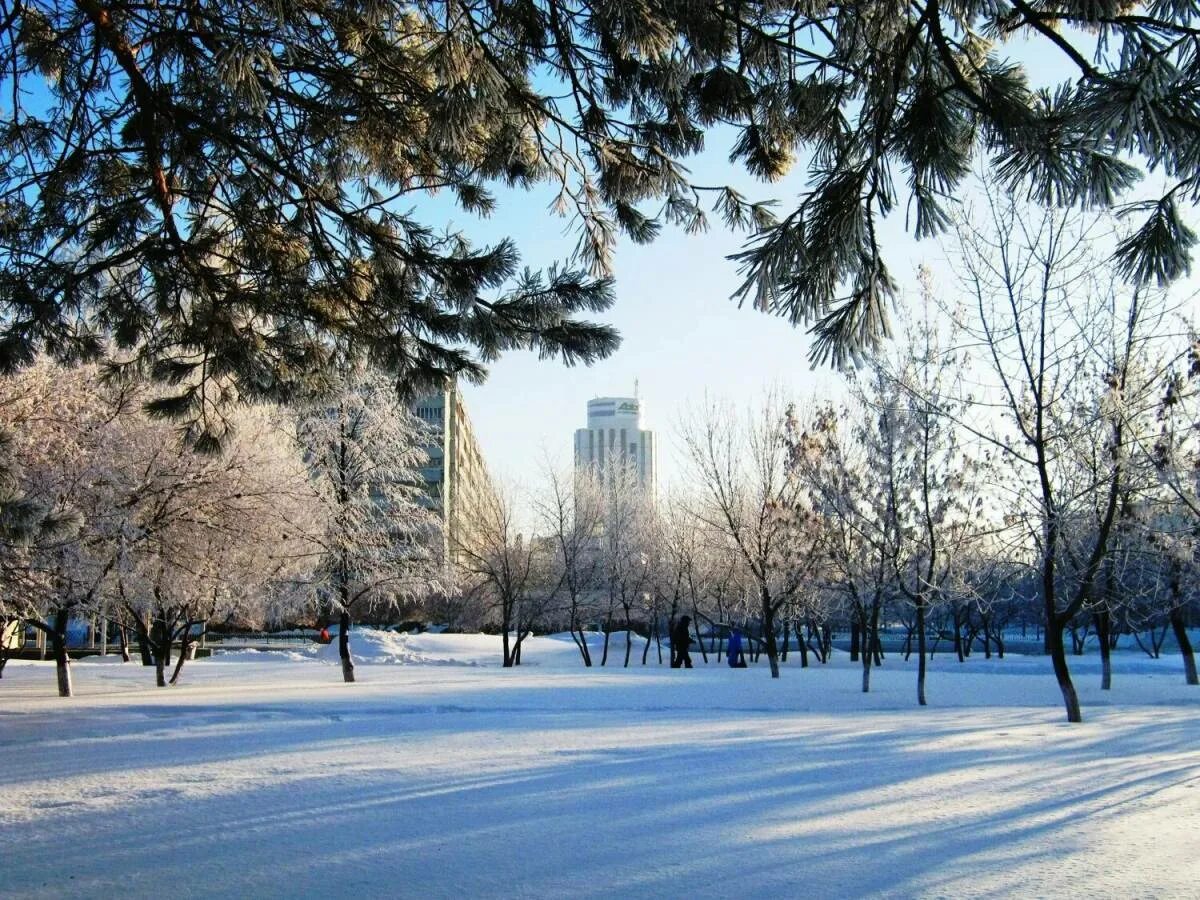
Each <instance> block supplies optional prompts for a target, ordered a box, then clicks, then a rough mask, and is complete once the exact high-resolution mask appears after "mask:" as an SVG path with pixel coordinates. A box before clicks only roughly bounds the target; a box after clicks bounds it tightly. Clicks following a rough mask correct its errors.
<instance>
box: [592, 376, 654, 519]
mask: <svg viewBox="0 0 1200 900" xmlns="http://www.w3.org/2000/svg"><path fill="white" fill-rule="evenodd" d="M641 413H642V404H641V401H640V400H639V399H638V398H636V397H597V398H596V399H595V400H589V401H588V405H587V428H580V429H579V430H578V431H576V432H575V468H576V469H584V468H590V469H591V470H592V471H594V472H596V473H597V474H599V475H601V476H609V475H611V474H612V473H614V472H617V471H620V470H621V469H624V468H628V469H629V470H632V471H633V472H635V473H636V475H637V480H638V483H639V484H641V485H642V487H643V488H645V489H646V490H647V491H648V492H649V493H650V494H651V495H652V496H653V494H654V493H655V491H656V490H657V488H658V445H657V444H656V443H655V440H654V432H653V431H650V430H648V429H644V428H642V415H641Z"/></svg>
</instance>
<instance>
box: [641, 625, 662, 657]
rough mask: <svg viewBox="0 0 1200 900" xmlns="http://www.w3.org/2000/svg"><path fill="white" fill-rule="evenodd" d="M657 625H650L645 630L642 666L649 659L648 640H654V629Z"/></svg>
mask: <svg viewBox="0 0 1200 900" xmlns="http://www.w3.org/2000/svg"><path fill="white" fill-rule="evenodd" d="M657 627H658V625H657V624H654V625H651V626H650V630H649V631H647V632H646V644H645V646H643V647H642V665H643V666H644V665H645V664H646V661H647V660H648V659H650V642H651V641H652V640H654V629H655V628H657Z"/></svg>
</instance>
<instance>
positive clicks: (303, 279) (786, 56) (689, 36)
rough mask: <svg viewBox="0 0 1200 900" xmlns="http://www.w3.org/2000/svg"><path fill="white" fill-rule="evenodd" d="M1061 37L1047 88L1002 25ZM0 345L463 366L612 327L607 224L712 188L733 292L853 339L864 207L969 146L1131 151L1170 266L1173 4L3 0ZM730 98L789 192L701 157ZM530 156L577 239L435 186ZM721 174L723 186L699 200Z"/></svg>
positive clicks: (1138, 257)
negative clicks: (757, 199) (497, 228)
mask: <svg viewBox="0 0 1200 900" xmlns="http://www.w3.org/2000/svg"><path fill="white" fill-rule="evenodd" d="M1014 39H1015V40H1020V41H1027V42H1029V43H1028V45H1029V46H1030V47H1031V48H1032V49H1031V50H1029V51H1027V53H1026V55H1027V57H1028V58H1047V57H1051V56H1052V57H1053V58H1055V59H1057V60H1058V61H1060V62H1063V63H1065V65H1066V66H1067V67H1069V70H1070V71H1071V73H1072V74H1071V77H1070V79H1069V80H1068V81H1067V82H1065V83H1063V84H1061V85H1059V86H1057V87H1054V86H1050V87H1044V86H1042V85H1040V84H1039V83H1038V81H1037V79H1036V78H1031V77H1029V76H1028V75H1027V73H1026V71H1025V69H1024V68H1023V66H1022V65H1021V64H1020V63H1019V62H1017V61H1014V59H1013V58H1012V57H1013V54H1012V53H1010V52H1009V51H1008V50H1007V49H1006V46H1005V42H1006V41H1008V40H1014ZM0 71H3V72H4V73H5V75H4V76H3V77H4V79H5V85H6V87H8V88H9V90H7V91H5V93H6V95H9V96H11V97H12V98H13V99H12V103H13V104H14V109H13V110H12V115H11V121H10V122H9V123H8V124H7V126H6V127H5V128H4V129H3V132H2V138H0V173H2V175H0V260H2V264H0V302H3V303H4V304H5V307H6V309H7V310H8V311H9V314H8V315H7V317H6V318H5V321H4V324H3V330H2V332H0V364H3V366H5V367H8V368H12V367H13V366H15V365H19V364H20V363H22V362H24V361H28V360H29V359H31V358H32V355H33V353H34V352H35V351H36V350H37V349H39V348H45V349H49V350H51V351H53V352H56V353H58V354H60V355H72V354H87V353H93V352H96V350H97V349H98V346H99V343H98V337H97V335H98V333H99V332H101V331H108V332H111V333H112V334H113V335H115V337H116V339H117V341H118V342H119V344H120V345H121V346H122V347H125V348H128V347H133V346H137V347H139V348H140V349H141V355H142V357H143V360H144V361H149V362H153V363H156V364H157V370H158V372H159V374H160V375H161V376H163V377H165V378H168V379H170V378H175V379H179V380H180V381H181V382H183V379H184V378H186V377H187V376H190V375H193V374H194V373H197V372H199V373H200V375H201V377H199V378H191V379H189V380H188V381H186V382H185V383H186V384H187V387H186V388H181V390H180V393H179V397H178V398H177V400H176V404H175V406H173V407H172V408H171V409H170V410H169V411H170V412H171V413H172V414H175V415H179V416H182V417H187V416H192V417H198V418H199V417H203V415H204V412H205V411H204V400H203V397H202V389H201V388H200V387H198V386H197V385H198V384H203V383H204V382H205V380H206V378H207V377H210V376H211V375H214V374H215V375H217V376H220V375H232V376H234V377H235V378H236V380H237V383H238V386H239V388H240V390H241V391H243V392H248V393H251V394H256V395H270V396H272V397H284V396H287V395H288V394H289V393H290V392H291V391H292V390H293V389H294V387H295V382H296V380H297V378H298V375H297V373H299V372H304V371H308V370H310V369H312V368H314V367H317V368H319V367H320V366H321V364H323V363H325V362H327V361H328V358H329V347H330V342H329V341H328V340H327V338H328V337H329V336H330V335H335V336H342V337H350V338H352V339H353V340H354V342H355V344H356V346H358V347H360V348H363V349H365V350H367V351H368V352H370V353H371V354H372V355H373V356H374V357H376V358H377V359H378V360H379V361H380V362H382V363H384V364H385V365H386V366H387V367H388V368H390V369H392V370H395V371H397V372H399V373H400V374H402V375H405V376H407V378H406V383H407V382H408V381H412V380H416V379H419V378H434V377H437V376H440V375H442V374H444V373H446V372H449V371H463V372H466V373H467V374H469V375H480V374H481V366H482V365H483V364H484V363H486V362H488V361H489V360H491V359H492V358H494V357H495V355H496V354H497V353H499V352H501V351H503V350H505V349H508V348H511V347H522V346H523V347H533V348H535V349H536V350H538V351H539V352H541V353H542V354H544V355H559V356H562V357H563V358H564V359H565V360H567V361H568V362H573V361H577V360H578V361H585V362H586V361H590V360H592V359H595V358H597V357H602V356H604V355H606V354H607V353H609V352H611V351H612V349H613V348H614V346H615V342H616V336H615V334H614V333H613V332H612V331H611V330H610V329H607V328H605V327H603V326H598V325H594V324H590V323H587V322H585V321H583V320H581V319H580V318H579V316H580V315H581V314H586V313H589V312H596V311H600V310H603V309H604V308H605V307H606V306H607V305H608V304H609V302H610V301H611V299H612V294H611V285H610V284H609V282H608V281H607V280H606V277H607V274H608V267H609V265H610V262H611V259H610V254H611V251H612V246H613V241H614V239H615V237H616V236H617V235H618V234H620V233H625V234H627V235H628V236H629V237H631V238H632V239H633V240H635V241H648V240H651V239H653V237H654V236H655V235H656V234H657V232H658V231H659V229H660V228H661V227H662V225H663V224H664V223H672V224H675V225H679V226H682V227H684V228H685V229H687V230H701V229H703V228H705V227H707V212H706V211H707V210H709V209H710V208H713V209H715V210H716V211H717V212H718V213H719V215H721V216H722V217H723V218H724V219H725V220H727V221H728V222H730V223H731V224H734V225H739V226H743V227H746V228H749V229H751V230H752V231H753V232H754V235H755V236H754V238H753V239H752V241H751V243H750V244H749V245H748V246H747V248H746V250H745V252H744V253H743V254H741V256H740V263H741V265H742V267H743V273H744V276H745V281H744V284H743V286H742V288H741V290H740V292H739V294H738V296H739V298H741V299H743V300H748V301H750V302H752V303H753V304H755V305H757V306H758V307H759V308H761V309H763V310H766V311H770V312H774V313H778V314H780V315H784V316H787V317H788V318H790V319H791V320H792V321H794V322H796V323H805V324H809V325H811V326H813V328H814V329H815V331H816V334H817V336H818V341H817V343H816V345H815V353H816V356H817V358H818V359H825V360H832V361H833V362H835V363H841V362H845V361H847V360H848V359H851V358H853V357H854V355H855V354H856V353H857V352H858V351H860V350H862V349H864V348H869V347H870V346H871V344H872V343H873V342H874V341H875V340H876V339H877V338H878V337H879V336H880V335H881V334H883V333H885V332H886V331H887V327H888V323H887V307H888V303H889V300H890V298H891V297H892V295H893V294H894V290H895V288H894V282H893V279H892V277H891V275H890V274H889V272H888V270H887V267H886V266H885V264H884V261H883V254H882V253H881V250H880V241H879V237H878V235H877V230H876V225H877V220H878V219H879V217H881V216H882V215H885V214H887V213H888V212H890V211H892V210H897V211H903V212H905V213H906V215H907V216H908V219H909V224H910V227H911V228H912V229H913V230H914V231H915V233H916V234H917V235H918V236H926V235H932V234H935V233H937V232H939V231H941V230H942V229H944V228H945V226H946V225H947V222H948V211H947V201H948V200H949V199H950V198H952V197H953V196H954V195H955V193H956V191H957V189H958V188H959V187H960V185H961V182H962V179H963V178H964V177H965V175H966V174H967V173H968V171H969V170H970V168H971V162H972V160H973V159H974V158H975V157H976V156H977V155H978V154H980V153H983V154H985V155H986V157H987V159H988V161H989V164H990V166H991V167H992V168H993V169H994V170H995V171H996V172H997V173H998V174H999V176H1000V177H1001V178H1002V179H1003V180H1004V182H1005V184H1006V185H1007V186H1008V187H1010V188H1011V189H1013V190H1015V191H1017V192H1020V193H1027V194H1029V195H1030V196H1032V197H1036V198H1037V199H1038V200H1040V201H1042V202H1044V203H1053V204H1069V205H1083V206H1095V205H1100V206H1112V205H1117V204H1119V203H1121V202H1123V198H1124V197H1127V196H1128V195H1127V193H1126V192H1127V191H1128V189H1129V188H1130V187H1131V186H1132V185H1133V184H1134V183H1135V182H1136V181H1137V180H1138V179H1139V177H1140V176H1141V174H1142V171H1143V170H1150V171H1153V172H1155V173H1156V174H1159V175H1161V176H1163V178H1164V179H1165V181H1166V183H1167V190H1166V192H1165V193H1164V194H1163V195H1162V196H1161V197H1159V198H1158V199H1156V200H1154V201H1152V202H1148V203H1143V204H1142V207H1141V209H1138V210H1133V211H1134V212H1136V213H1137V214H1138V215H1140V219H1138V220H1137V223H1138V224H1137V225H1136V227H1135V228H1134V229H1133V231H1132V233H1131V234H1130V236H1129V238H1128V240H1127V241H1125V242H1124V243H1123V244H1122V245H1121V247H1120V249H1119V261H1120V263H1121V268H1122V271H1123V273H1124V275H1125V276H1126V277H1128V278H1129V279H1131V280H1134V281H1137V282H1147V281H1157V282H1166V281H1170V280H1172V279H1174V278H1176V277H1178V276H1179V275H1180V274H1182V273H1183V272H1185V271H1186V270H1187V268H1188V265H1189V260H1190V251H1191V248H1192V245H1193V244H1194V243H1195V240H1196V237H1195V234H1194V233H1193V232H1192V231H1191V230H1190V228H1189V227H1188V225H1187V223H1186V221H1185V220H1184V218H1183V217H1182V216H1181V206H1183V205H1184V204H1186V203H1190V202H1194V201H1195V200H1196V199H1197V196H1198V194H1200V151H1198V150H1197V148H1198V147H1200V141H1198V140H1197V137H1198V136H1200V12H1198V11H1197V8H1196V6H1195V4H1194V2H1192V0H1150V2H1147V3H1134V2H1130V0H1005V2H995V0H907V2H900V0H855V2H836V3H835V2H829V0H824V2H822V0H801V2H787V3H783V2H778V0H770V2H754V0H712V2H695V0H654V2H637V3H631V2H623V0H622V2H617V0H580V2H564V0H509V2H503V3H501V2H496V0H454V2H434V0H413V2H388V0H368V2H346V0H311V2H306V3H276V2H263V0H244V2H243V0H239V2H236V3H235V2H231V0H187V2H166V3H164V2H154V3H147V2H140V0H2V2H0ZM714 126H725V127H727V128H729V129H732V134H733V135H734V144H733V150H732V154H731V157H732V159H733V161H735V162H737V163H740V164H742V165H744V166H745V167H746V169H748V170H749V171H750V172H751V173H753V174H754V175H756V176H759V177H762V178H764V179H768V180H769V179H775V178H778V177H780V176H781V175H783V174H784V173H785V172H786V171H787V170H788V169H789V167H790V166H791V165H792V164H793V163H794V162H795V161H796V160H797V159H800V158H804V159H807V161H808V162H807V164H808V165H809V168H810V171H809V178H808V182H807V185H806V188H805V189H804V191H803V192H802V194H801V196H800V198H799V202H798V204H797V205H796V206H795V208H793V209H792V210H791V211H790V212H787V213H786V214H785V215H783V216H782V217H780V218H778V219H776V218H775V217H774V216H773V215H772V212H771V211H770V210H769V209H768V208H767V207H766V206H765V205H763V204H753V203H750V202H748V201H747V200H745V199H744V198H743V197H742V196H741V195H739V194H738V193H737V192H735V191H733V190H730V189H727V188H721V187H719V186H716V187H714V186H702V185H697V184H695V183H693V182H692V181H691V180H690V178H689V176H688V173H687V170H686V169H685V168H684V165H683V163H684V161H685V160H686V158H687V157H688V156H689V155H691V154H694V153H696V152H698V151H699V150H700V149H702V147H703V145H704V140H705V135H706V131H708V130H709V129H711V128H713V127H714ZM536 183H547V184H549V185H551V186H552V187H553V188H554V189H555V190H556V191H557V192H558V199H557V202H556V204H555V206H556V208H557V209H558V210H560V211H562V212H565V213H568V214H569V215H571V216H572V217H573V219H574V221H575V223H576V225H577V227H578V230H579V235H580V240H579V252H578V254H577V261H578V262H579V263H582V264H585V268H584V269H581V270H576V269H574V268H569V267H560V268H555V269H552V270H550V271H547V272H545V273H524V274H522V273H520V272H519V269H518V266H519V262H518V255H517V251H516V248H515V247H513V246H512V245H511V244H510V243H509V242H506V241H504V242H501V243H499V244H497V245H496V246H494V247H487V248H476V247H473V246H472V245H471V243H470V241H469V240H468V239H467V237H466V236H465V235H463V234H460V233H449V234H447V233H442V232H440V231H439V230H438V228H437V225H438V223H437V222H436V221H433V222H432V224H431V219H432V216H431V214H429V210H428V208H426V209H425V210H424V211H422V209H421V204H422V202H423V201H424V199H425V198H426V196H427V195H428V194H429V193H430V192H432V191H434V190H445V191H448V192H449V193H450V194H451V195H452V196H453V197H454V198H455V199H456V200H457V202H458V203H459V204H460V205H461V206H462V207H463V208H464V209H466V210H468V211H471V212H474V213H480V214H488V213H490V212H492V211H493V209H494V208H495V207H496V203H497V200H496V196H495V195H494V194H493V192H492V189H493V187H494V186H495V185H497V184H500V185H510V186H517V187H527V186H530V185H533V184H536ZM706 195H707V197H706Z"/></svg>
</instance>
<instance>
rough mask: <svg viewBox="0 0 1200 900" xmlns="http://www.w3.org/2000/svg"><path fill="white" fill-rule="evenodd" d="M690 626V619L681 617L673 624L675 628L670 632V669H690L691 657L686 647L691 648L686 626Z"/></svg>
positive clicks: (690, 638) (689, 635)
mask: <svg viewBox="0 0 1200 900" xmlns="http://www.w3.org/2000/svg"><path fill="white" fill-rule="evenodd" d="M691 624H692V620H691V618H690V617H688V616H683V617H682V618H680V620H679V621H678V622H676V623H675V628H674V629H673V630H672V631H671V668H672V669H679V668H684V669H690V668H691V667H692V657H691V654H689V653H688V647H690V646H692V636H691V634H690V633H689V631H688V626H689V625H691Z"/></svg>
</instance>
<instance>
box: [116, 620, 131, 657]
mask: <svg viewBox="0 0 1200 900" xmlns="http://www.w3.org/2000/svg"><path fill="white" fill-rule="evenodd" d="M117 640H118V641H120V642H121V662H129V660H130V656H129V629H128V628H126V627H125V626H124V625H118V626H117Z"/></svg>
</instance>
